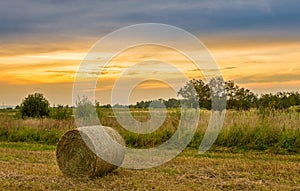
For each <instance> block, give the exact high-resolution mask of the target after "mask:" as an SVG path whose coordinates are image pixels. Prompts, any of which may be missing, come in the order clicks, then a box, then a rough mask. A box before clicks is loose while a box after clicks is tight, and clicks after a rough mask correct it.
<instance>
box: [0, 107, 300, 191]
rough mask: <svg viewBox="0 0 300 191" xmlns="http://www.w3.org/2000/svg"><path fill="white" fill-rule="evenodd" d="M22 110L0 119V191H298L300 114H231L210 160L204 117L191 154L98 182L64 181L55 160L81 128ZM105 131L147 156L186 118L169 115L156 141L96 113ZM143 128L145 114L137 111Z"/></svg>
mask: <svg viewBox="0 0 300 191" xmlns="http://www.w3.org/2000/svg"><path fill="white" fill-rule="evenodd" d="M16 112H17V111H16V110H10V111H1V112H0V190H13V191H15V190H153V189H155V190H300V186H299V185H300V176H299V174H300V128H299V124H300V113H299V112H296V111H289V112H265V113H260V112H259V111H257V110H251V111H227V114H226V115H227V116H226V119H225V122H224V127H223V129H222V131H221V133H220V134H219V136H218V139H217V140H216V142H215V143H214V145H213V147H212V148H211V149H210V150H209V152H207V153H205V154H203V155H199V154H198V152H197V148H198V147H199V144H200V142H201V140H202V138H203V135H204V133H205V130H206V128H207V124H208V121H209V116H210V113H209V111H201V113H200V121H199V126H198V129H197V132H196V134H195V136H194V138H193V140H192V141H191V143H190V144H189V146H188V148H187V149H186V150H185V151H184V152H183V153H182V154H181V155H180V156H178V157H176V158H175V159H173V160H172V161H170V162H168V163H166V164H164V165H162V166H159V167H156V168H152V169H146V170H129V169H123V168H119V169H117V170H116V171H114V172H113V173H111V174H108V175H107V176H105V177H102V178H96V179H93V180H87V179H85V180H74V179H70V178H67V177H65V176H63V175H62V174H61V172H60V170H59V169H58V166H57V164H56V160H55V148H56V143H57V141H58V140H59V138H60V136H61V135H62V134H63V133H65V132H66V131H68V130H70V129H74V128H76V126H75V123H74V120H73V119H67V120H57V119H51V118H46V119H20V118H18V115H16ZM98 114H99V119H100V121H101V123H102V124H103V125H106V126H110V127H113V128H114V129H116V130H118V131H119V132H120V134H121V135H122V136H123V137H124V139H125V141H126V144H127V146H129V147H135V148H149V147H153V146H155V145H159V144H161V143H162V142H164V141H166V140H167V139H169V138H170V136H172V135H173V133H174V131H175V130H176V127H177V125H178V123H179V118H180V112H179V111H178V110H176V109H172V110H169V111H168V115H167V118H166V120H165V122H164V124H163V125H162V127H161V128H159V129H158V130H157V131H155V132H154V133H150V134H147V135H138V134H134V133H130V132H128V131H126V130H124V129H122V127H121V126H120V125H119V124H118V122H117V120H116V119H115V117H114V115H113V113H112V111H111V110H110V109H101V110H98ZM132 115H133V116H134V117H135V118H136V119H137V120H139V121H146V120H148V119H149V117H150V116H149V114H148V113H147V112H146V110H134V112H133V113H132Z"/></svg>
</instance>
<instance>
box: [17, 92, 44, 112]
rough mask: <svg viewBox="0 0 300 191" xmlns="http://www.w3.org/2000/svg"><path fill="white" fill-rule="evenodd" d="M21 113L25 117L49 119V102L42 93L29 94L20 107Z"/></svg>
mask: <svg viewBox="0 0 300 191" xmlns="http://www.w3.org/2000/svg"><path fill="white" fill-rule="evenodd" d="M19 111H20V113H21V116H22V118H24V117H34V118H39V117H47V116H49V114H50V104H49V101H48V100H47V99H46V98H45V97H44V95H43V94H41V93H35V94H29V95H28V96H27V97H26V98H25V99H24V100H23V101H22V103H21V105H20V110H19Z"/></svg>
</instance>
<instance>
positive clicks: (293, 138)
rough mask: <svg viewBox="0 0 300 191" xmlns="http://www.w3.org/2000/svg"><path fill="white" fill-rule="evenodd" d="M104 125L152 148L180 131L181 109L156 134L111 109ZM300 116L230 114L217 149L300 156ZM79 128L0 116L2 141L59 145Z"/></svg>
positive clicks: (204, 118)
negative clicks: (132, 127)
mask: <svg viewBox="0 0 300 191" xmlns="http://www.w3.org/2000/svg"><path fill="white" fill-rule="evenodd" d="M132 115H133V116H134V118H136V119H137V120H139V121H147V120H148V119H149V114H148V113H147V112H145V111H143V112H140V111H139V110H136V111H135V112H133V113H132ZM98 117H99V119H100V121H101V124H102V125H105V126H110V127H113V128H115V129H116V130H117V131H119V133H120V134H121V135H122V136H123V137H124V139H125V141H126V144H127V146H129V147H135V148H150V147H154V146H157V145H160V144H161V143H163V142H165V141H167V140H168V139H169V138H170V137H171V136H172V135H173V134H174V132H175V131H176V129H177V126H178V124H179V120H180V112H179V110H177V109H171V110H168V114H167V117H166V120H165V122H164V123H163V125H162V126H161V127H160V128H159V129H158V130H156V131H155V132H153V133H149V134H136V133H132V132H129V131H127V130H126V129H124V128H122V126H120V124H119V123H118V122H117V120H116V118H115V117H114V115H113V112H112V110H111V109H103V108H101V109H99V110H98ZM209 117H210V112H209V111H201V112H200V120H199V125H198V128H197V131H196V133H195V136H194V138H193V139H192V141H191V142H190V144H189V147H192V148H198V147H199V145H200V143H201V140H202V138H203V136H204V133H205V131H206V128H207V126H208V122H209ZM299 124H300V113H299V112H296V111H295V112H291V111H289V112H279V111H272V112H269V113H264V114H261V113H260V112H259V111H257V110H251V111H227V113H226V118H225V121H224V126H223V129H222V130H221V132H220V134H219V136H218V138H217V140H216V142H215V143H214V148H218V147H227V148H234V149H242V150H249V149H252V150H268V151H271V152H281V151H288V152H297V153H300V127H299ZM73 128H76V126H75V123H74V120H73V119H69V120H55V119H47V118H46V119H25V120H22V119H15V118H14V117H13V116H11V115H0V141H11V142H36V143H42V144H49V145H55V144H56V143H57V141H58V140H59V138H60V136H61V135H62V134H63V133H64V132H66V131H67V130H69V129H73Z"/></svg>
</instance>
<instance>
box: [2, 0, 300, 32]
mask: <svg viewBox="0 0 300 191" xmlns="http://www.w3.org/2000/svg"><path fill="white" fill-rule="evenodd" d="M299 6H300V2H299V1H296V0H290V1H280V0H253V1H244V0H228V1H223V0H204V1H195V0H189V1H185V2H182V1H178V0H175V1H174V0H167V1H164V3H163V4H162V3H161V1H158V0H155V1H138V0H129V1H126V2H124V1H120V0H119V1H113V2H111V1H96V0H90V1H79V0H75V1H69V0H68V1H56V0H55V1H50V0H46V1H38V0H29V1H17V0H12V1H1V2H0V23H1V25H0V36H13V37H15V38H19V36H20V35H21V36H22V35H25V36H32V35H34V36H35V38H38V37H39V36H50V37H52V38H53V37H55V38H59V37H60V38H70V36H76V37H77V38H79V37H82V36H84V35H87V36H99V35H103V34H106V33H108V32H111V31H113V30H115V29H117V28H120V27H122V26H127V25H130V24H136V23H144V22H159V23H165V24H171V25H175V26H178V27H181V28H184V29H186V30H188V31H190V32H192V33H198V32H202V33H211V32H216V33H217V32H218V31H221V32H224V31H233V30H234V31H249V30H251V31H253V32H263V31H265V33H269V35H270V34H272V35H274V33H276V31H277V32H278V31H279V32H280V31H281V32H282V31H288V32H290V33H292V30H290V29H291V28H292V29H299V27H297V26H298V24H299V18H300V12H299V10H298V7H299ZM274 30H276V31H275V32H274ZM295 33H296V32H295Z"/></svg>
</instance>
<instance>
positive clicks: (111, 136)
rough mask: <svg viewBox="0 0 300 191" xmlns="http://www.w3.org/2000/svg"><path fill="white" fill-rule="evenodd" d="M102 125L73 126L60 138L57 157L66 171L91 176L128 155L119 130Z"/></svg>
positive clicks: (68, 174) (61, 168)
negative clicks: (72, 128) (74, 127)
mask: <svg viewBox="0 0 300 191" xmlns="http://www.w3.org/2000/svg"><path fill="white" fill-rule="evenodd" d="M102 127H103V128H101V127H99V126H91V127H82V128H78V129H75V130H70V131H68V132H66V133H65V134H64V135H63V136H62V137H61V138H60V140H59V142H58V144H57V147H56V160H57V163H58V166H59V168H60V170H61V171H62V173H63V174H65V175H67V176H72V177H90V178H91V177H95V176H102V175H105V174H107V173H109V172H111V171H113V170H114V169H116V168H118V166H121V164H122V162H123V160H124V155H125V147H124V145H125V142H124V139H123V138H122V137H121V136H120V135H119V133H118V132H117V131H116V130H114V129H112V128H110V127H104V126H102ZM104 131H105V132H106V133H105V132H104ZM107 161H109V162H107Z"/></svg>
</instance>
